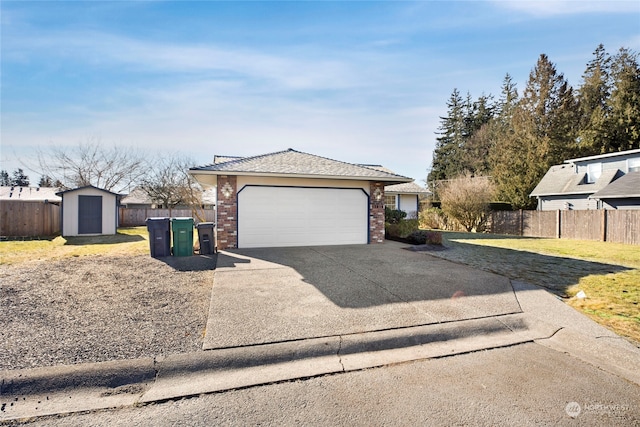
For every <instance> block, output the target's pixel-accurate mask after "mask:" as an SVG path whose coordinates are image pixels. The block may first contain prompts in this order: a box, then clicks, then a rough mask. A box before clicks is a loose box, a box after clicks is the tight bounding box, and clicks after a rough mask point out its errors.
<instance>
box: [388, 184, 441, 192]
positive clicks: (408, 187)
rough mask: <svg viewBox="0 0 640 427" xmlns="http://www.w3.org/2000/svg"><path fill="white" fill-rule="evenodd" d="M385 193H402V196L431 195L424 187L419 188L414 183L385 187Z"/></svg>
mask: <svg viewBox="0 0 640 427" xmlns="http://www.w3.org/2000/svg"><path fill="white" fill-rule="evenodd" d="M384 192H385V193H402V194H429V193H431V192H430V191H429V190H427V189H426V188H424V187H420V186H419V185H418V184H416V183H415V182H405V183H402V184H394V185H387V186H385V187H384Z"/></svg>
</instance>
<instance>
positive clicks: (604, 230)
mask: <svg viewBox="0 0 640 427" xmlns="http://www.w3.org/2000/svg"><path fill="white" fill-rule="evenodd" d="M602 241H603V242H606V241H607V210H606V209H602Z"/></svg>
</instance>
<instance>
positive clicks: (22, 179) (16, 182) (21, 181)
mask: <svg viewBox="0 0 640 427" xmlns="http://www.w3.org/2000/svg"><path fill="white" fill-rule="evenodd" d="M11 185H13V186H16V187H28V186H29V177H28V176H26V175H25V174H24V171H23V170H22V169H16V170H15V171H13V179H12V180H11Z"/></svg>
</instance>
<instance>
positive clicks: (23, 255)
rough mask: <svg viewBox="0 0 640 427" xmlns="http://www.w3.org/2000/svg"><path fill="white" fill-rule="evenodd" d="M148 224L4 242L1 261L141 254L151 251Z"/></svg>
mask: <svg viewBox="0 0 640 427" xmlns="http://www.w3.org/2000/svg"><path fill="white" fill-rule="evenodd" d="M148 239H149V235H148V232H147V228H146V227H131V228H119V229H118V233H117V234H115V235H112V236H93V237H62V236H58V237H55V238H52V239H50V240H28V241H4V242H0V264H18V263H21V262H25V261H30V260H47V259H60V258H66V257H77V256H85V255H141V254H148V253H149V241H148Z"/></svg>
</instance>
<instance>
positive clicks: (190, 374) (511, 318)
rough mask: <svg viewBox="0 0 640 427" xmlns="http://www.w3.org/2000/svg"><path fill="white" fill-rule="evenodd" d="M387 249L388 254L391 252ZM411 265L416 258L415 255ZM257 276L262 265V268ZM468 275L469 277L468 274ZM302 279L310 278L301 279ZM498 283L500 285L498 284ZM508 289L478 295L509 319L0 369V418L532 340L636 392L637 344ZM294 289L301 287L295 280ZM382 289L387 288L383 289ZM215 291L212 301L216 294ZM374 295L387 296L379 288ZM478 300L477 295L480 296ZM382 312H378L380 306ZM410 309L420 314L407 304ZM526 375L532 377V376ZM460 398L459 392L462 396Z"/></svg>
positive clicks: (534, 292)
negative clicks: (502, 302)
mask: <svg viewBox="0 0 640 427" xmlns="http://www.w3.org/2000/svg"><path fill="white" fill-rule="evenodd" d="M388 250H389V251H391V252H392V248H391V247H389V248H388ZM404 252H406V251H402V252H401V254H402V253H404ZM381 253H382V252H381ZM407 253H409V252H407ZM409 254H411V253H409ZM418 255H420V256H425V257H427V256H426V255H421V254H418ZM230 256H232V257H234V258H237V259H244V260H245V262H235V265H246V264H250V263H254V265H257V264H260V263H266V262H273V261H268V260H265V259H259V258H252V257H246V255H243V257H245V258H240V257H239V256H238V254H235V255H234V254H231V255H230ZM374 258H375V257H374ZM343 259H344V258H343ZM287 262H289V263H291V261H287ZM372 262H376V260H375V259H374V260H373V261H372ZM377 262H379V260H378V261H377ZM415 262H416V263H417V262H419V260H418V259H417V258H416V261H415ZM338 264H339V263H338ZM278 265H280V267H274V268H273V269H276V270H278V269H283V268H284V267H283V264H278ZM287 267H288V266H287ZM460 267H463V266H459V265H456V264H451V263H449V266H448V268H447V269H446V272H447V273H446V274H447V275H450V276H452V275H455V273H454V272H453V270H454V269H456V268H460ZM222 268H233V267H230V266H229V267H224V266H223V267H222ZM463 269H464V268H463ZM264 270H268V268H264V269H261V270H260V271H264ZM350 270H351V271H354V270H358V271H357V272H356V273H357V275H358V277H363V276H364V277H365V278H367V274H368V273H367V271H371V266H369V267H367V266H364V265H360V266H359V267H351V268H350ZM221 271H225V270H221ZM407 271H411V269H410V268H409V269H408V270H407ZM473 271H474V270H472V271H471V272H470V276H469V277H472V276H473ZM390 274H391V273H390ZM476 274H477V275H478V276H479V277H480V276H482V274H481V272H477V271H476ZM247 277H248V278H250V277H253V276H250V275H249V276H247ZM303 277H307V278H308V277H310V275H309V274H306V273H305V275H303ZM482 277H490V276H482ZM491 277H492V276H491ZM496 277H497V278H500V276H496ZM500 279H503V278H500ZM504 280H506V279H504ZM316 282H317V281H316ZM276 283H278V282H277V281H276ZM377 283H380V281H378V282H377ZM498 283H502V281H501V280H498ZM506 283H507V284H508V286H509V291H508V292H502V293H497V294H494V293H485V297H487V298H491V297H492V296H493V295H503V294H504V295H511V298H512V299H513V302H509V303H507V305H506V307H507V308H508V309H511V308H512V307H514V305H512V304H515V307H517V310H516V311H517V312H515V313H511V312H507V313H500V312H497V313H493V314H491V313H490V314H488V315H486V316H479V317H473V318H458V319H452V320H449V321H446V320H445V321H441V322H437V323H427V324H421V325H414V326H399V327H396V326H391V327H387V328H382V329H377V330H373V331H365V332H362V331H355V332H342V333H339V334H329V335H325V336H320V337H310V338H303V339H291V340H285V341H281V342H272V343H262V344H259V343H253V344H252V345H244V346H238V347H231V348H220V349H215V350H208V351H202V352H195V353H188V354H181V355H175V356H169V357H164V358H155V359H151V358H149V359H137V360H123V361H113V362H104V363H96V364H81V365H72V366H57V367H51V368H37V369H30V370H21V371H5V372H2V373H0V378H1V386H0V387H1V390H0V406H1V411H0V420H12V419H21V418H27V417H36V416H43V415H49V414H60V413H70V412H78V411H88V410H94V409H102V408H114V407H121V406H131V405H137V404H143V403H149V402H154V401H165V400H169V399H174V398H179V397H185V396H194V395H199V394H202V393H210V392H215V391H224V390H231V389H237V388H243V387H248V386H255V385H260V384H270V383H274V382H280V381H287V380H292V379H297V378H309V377H314V376H319V375H326V374H333V373H341V372H348V371H356V370H361V369H365V368H371V367H376V366H384V365H387V364H391V363H400V362H406V361H411V360H419V359H426V358H439V357H446V356H453V355H456V354H465V353H471V354H473V352H476V351H478V350H484V349H491V348H499V347H505V346H513V345H518V344H521V343H531V342H534V343H537V344H539V345H543V346H546V347H548V348H551V349H554V350H557V351H560V352H563V353H569V354H571V355H572V356H574V357H576V358H579V359H581V360H583V361H585V362H588V363H589V364H591V365H592V366H593V367H594V368H593V369H596V370H603V371H606V372H609V373H611V374H614V375H617V376H619V377H622V378H624V379H626V380H628V381H630V382H632V383H634V384H636V385H638V386H639V387H640V373H639V372H638V370H637V366H640V350H638V348H636V347H635V346H633V345H631V344H630V343H629V342H627V341H626V340H624V339H622V338H620V337H618V336H617V335H615V334H613V333H612V332H610V331H608V330H606V329H604V328H602V327H601V326H599V325H597V324H595V323H594V322H592V321H591V320H589V319H588V318H586V317H584V316H582V315H581V314H579V313H578V312H576V311H575V310H573V309H572V308H570V307H568V306H566V305H565V304H564V303H563V302H561V301H559V300H558V299H557V298H556V297H554V296H553V295H551V294H549V293H548V292H546V291H544V290H542V289H540V288H537V287H534V286H530V285H527V284H525V283H518V282H513V283H510V282H509V281H508V280H507V281H506ZM217 285H218V283H217V282H216V286H217ZM234 286H241V284H240V283H236V284H235V285H234ZM296 286H301V284H300V282H298V283H297V285H296ZM372 286H376V285H372ZM313 287H314V288H315V286H313ZM249 289H254V288H252V287H249ZM316 289H317V288H316ZM385 290H386V291H390V290H389V289H388V288H387V287H385ZM465 290H466V292H470V293H472V292H473V287H472V286H467V287H466V288H465ZM434 292H435V290H434ZM390 293H391V292H390ZM478 293H479V292H478ZM213 294H214V295H216V293H215V289H214V293H213ZM381 294H384V292H382V291H381ZM393 294H394V295H401V292H400V290H399V289H395V290H394V292H393ZM276 295H279V293H277V294H276ZM472 296H473V294H472ZM386 297H387V296H383V297H376V298H378V299H374V300H378V301H380V300H382V298H386ZM475 297H477V298H478V299H481V295H475V296H474V298H475ZM501 298H505V297H504V296H502V297H501ZM329 300H330V299H329ZM331 301H334V300H331ZM440 301H441V302H442V303H443V304H450V303H451V301H450V298H447V299H445V298H441V299H440ZM425 302H426V303H429V301H421V300H419V299H418V300H415V299H414V300H413V301H404V302H399V303H397V302H393V303H391V304H390V305H392V306H393V307H397V306H399V307H401V308H402V309H405V308H406V306H412V304H418V305H420V304H422V303H425ZM325 304H327V303H326V302H325ZM213 306H214V304H213V302H212V307H213ZM379 306H380V307H383V308H384V307H385V304H379ZM372 307H377V306H376V305H374V304H372V305H371V306H370V307H363V308H362V309H364V310H365V311H366V310H370V309H372ZM472 307H474V309H477V307H482V304H479V303H474V304H473V305H472ZM340 309H345V308H340ZM346 309H348V310H352V309H353V308H351V307H348V308H346ZM411 310H413V311H414V312H416V311H417V312H418V313H419V312H420V310H419V309H416V308H414V307H411ZM445 311H446V310H444V311H443V312H445ZM507 311H508V310H507ZM471 312H473V311H471ZM456 313H465V311H464V310H459V311H456ZM241 321H242V319H241V318H240V319H238V322H241ZM373 324H374V325H375V324H376V323H373ZM320 334H322V332H320ZM530 374H531V375H535V372H531V373H530ZM558 374H559V375H560V374H562V373H560V372H559V373H558ZM460 392H461V393H464V390H460Z"/></svg>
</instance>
